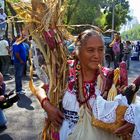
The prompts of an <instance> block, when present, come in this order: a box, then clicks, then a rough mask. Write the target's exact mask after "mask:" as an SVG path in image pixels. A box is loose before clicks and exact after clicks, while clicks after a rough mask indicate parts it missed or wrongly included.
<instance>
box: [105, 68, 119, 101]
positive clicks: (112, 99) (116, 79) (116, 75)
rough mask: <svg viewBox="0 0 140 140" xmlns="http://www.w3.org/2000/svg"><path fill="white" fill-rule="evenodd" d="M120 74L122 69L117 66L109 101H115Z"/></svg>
mask: <svg viewBox="0 0 140 140" xmlns="http://www.w3.org/2000/svg"><path fill="white" fill-rule="evenodd" d="M119 76H120V69H119V68H116V69H115V70H114V78H113V84H112V87H111V89H110V90H109V92H108V97H107V100H108V101H114V98H115V96H116V95H117V88H116V86H117V82H118V80H119Z"/></svg>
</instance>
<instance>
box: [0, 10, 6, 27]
mask: <svg viewBox="0 0 140 140" xmlns="http://www.w3.org/2000/svg"><path fill="white" fill-rule="evenodd" d="M6 18H7V15H6V14H5V13H4V11H3V9H2V8H0V29H1V30H6V23H5V22H4V21H5V20H6Z"/></svg>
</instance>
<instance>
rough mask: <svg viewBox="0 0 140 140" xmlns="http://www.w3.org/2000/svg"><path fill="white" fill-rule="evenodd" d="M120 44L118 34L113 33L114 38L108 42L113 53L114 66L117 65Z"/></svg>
mask: <svg viewBox="0 0 140 140" xmlns="http://www.w3.org/2000/svg"><path fill="white" fill-rule="evenodd" d="M120 44H121V37H120V35H119V34H115V37H114V40H113V41H112V43H111V44H110V47H112V50H113V53H114V68H117V67H119V62H120V54H121V48H120Z"/></svg>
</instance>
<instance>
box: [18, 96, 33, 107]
mask: <svg viewBox="0 0 140 140" xmlns="http://www.w3.org/2000/svg"><path fill="white" fill-rule="evenodd" d="M31 104H32V100H31V99H30V98H28V97H27V96H26V95H25V94H21V95H19V101H18V102H17V106H18V107H20V108H26V109H28V110H34V108H33V106H32V105H31Z"/></svg>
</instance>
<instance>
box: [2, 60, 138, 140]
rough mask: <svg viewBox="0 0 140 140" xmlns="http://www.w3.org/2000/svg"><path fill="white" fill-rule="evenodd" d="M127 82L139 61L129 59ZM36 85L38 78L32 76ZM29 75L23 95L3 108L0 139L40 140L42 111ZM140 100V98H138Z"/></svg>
mask: <svg viewBox="0 0 140 140" xmlns="http://www.w3.org/2000/svg"><path fill="white" fill-rule="evenodd" d="M128 74H129V83H131V82H133V81H134V80H135V78H136V77H137V76H138V75H140V61H131V63H130V69H129V72H128ZM34 83H35V85H36V86H39V85H40V83H41V82H40V80H38V78H37V77H34ZM6 84H7V92H8V91H10V90H12V89H14V86H15V83H14V76H13V77H12V79H11V78H10V79H8V80H6ZM28 84H29V76H28V77H26V78H24V80H23V85H24V86H23V87H24V89H25V90H26V94H25V95H20V100H19V101H18V103H15V104H14V105H13V106H12V107H10V108H8V109H5V110H4V112H5V115H6V117H7V120H8V123H7V129H5V130H4V131H2V132H0V140H40V139H41V131H42V128H43V123H44V111H43V110H42V109H41V107H40V104H39V102H38V101H37V99H36V98H35V97H34V96H33V95H32V94H31V92H30V90H29V87H28ZM138 100H139V101H140V98H139V99H138Z"/></svg>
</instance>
